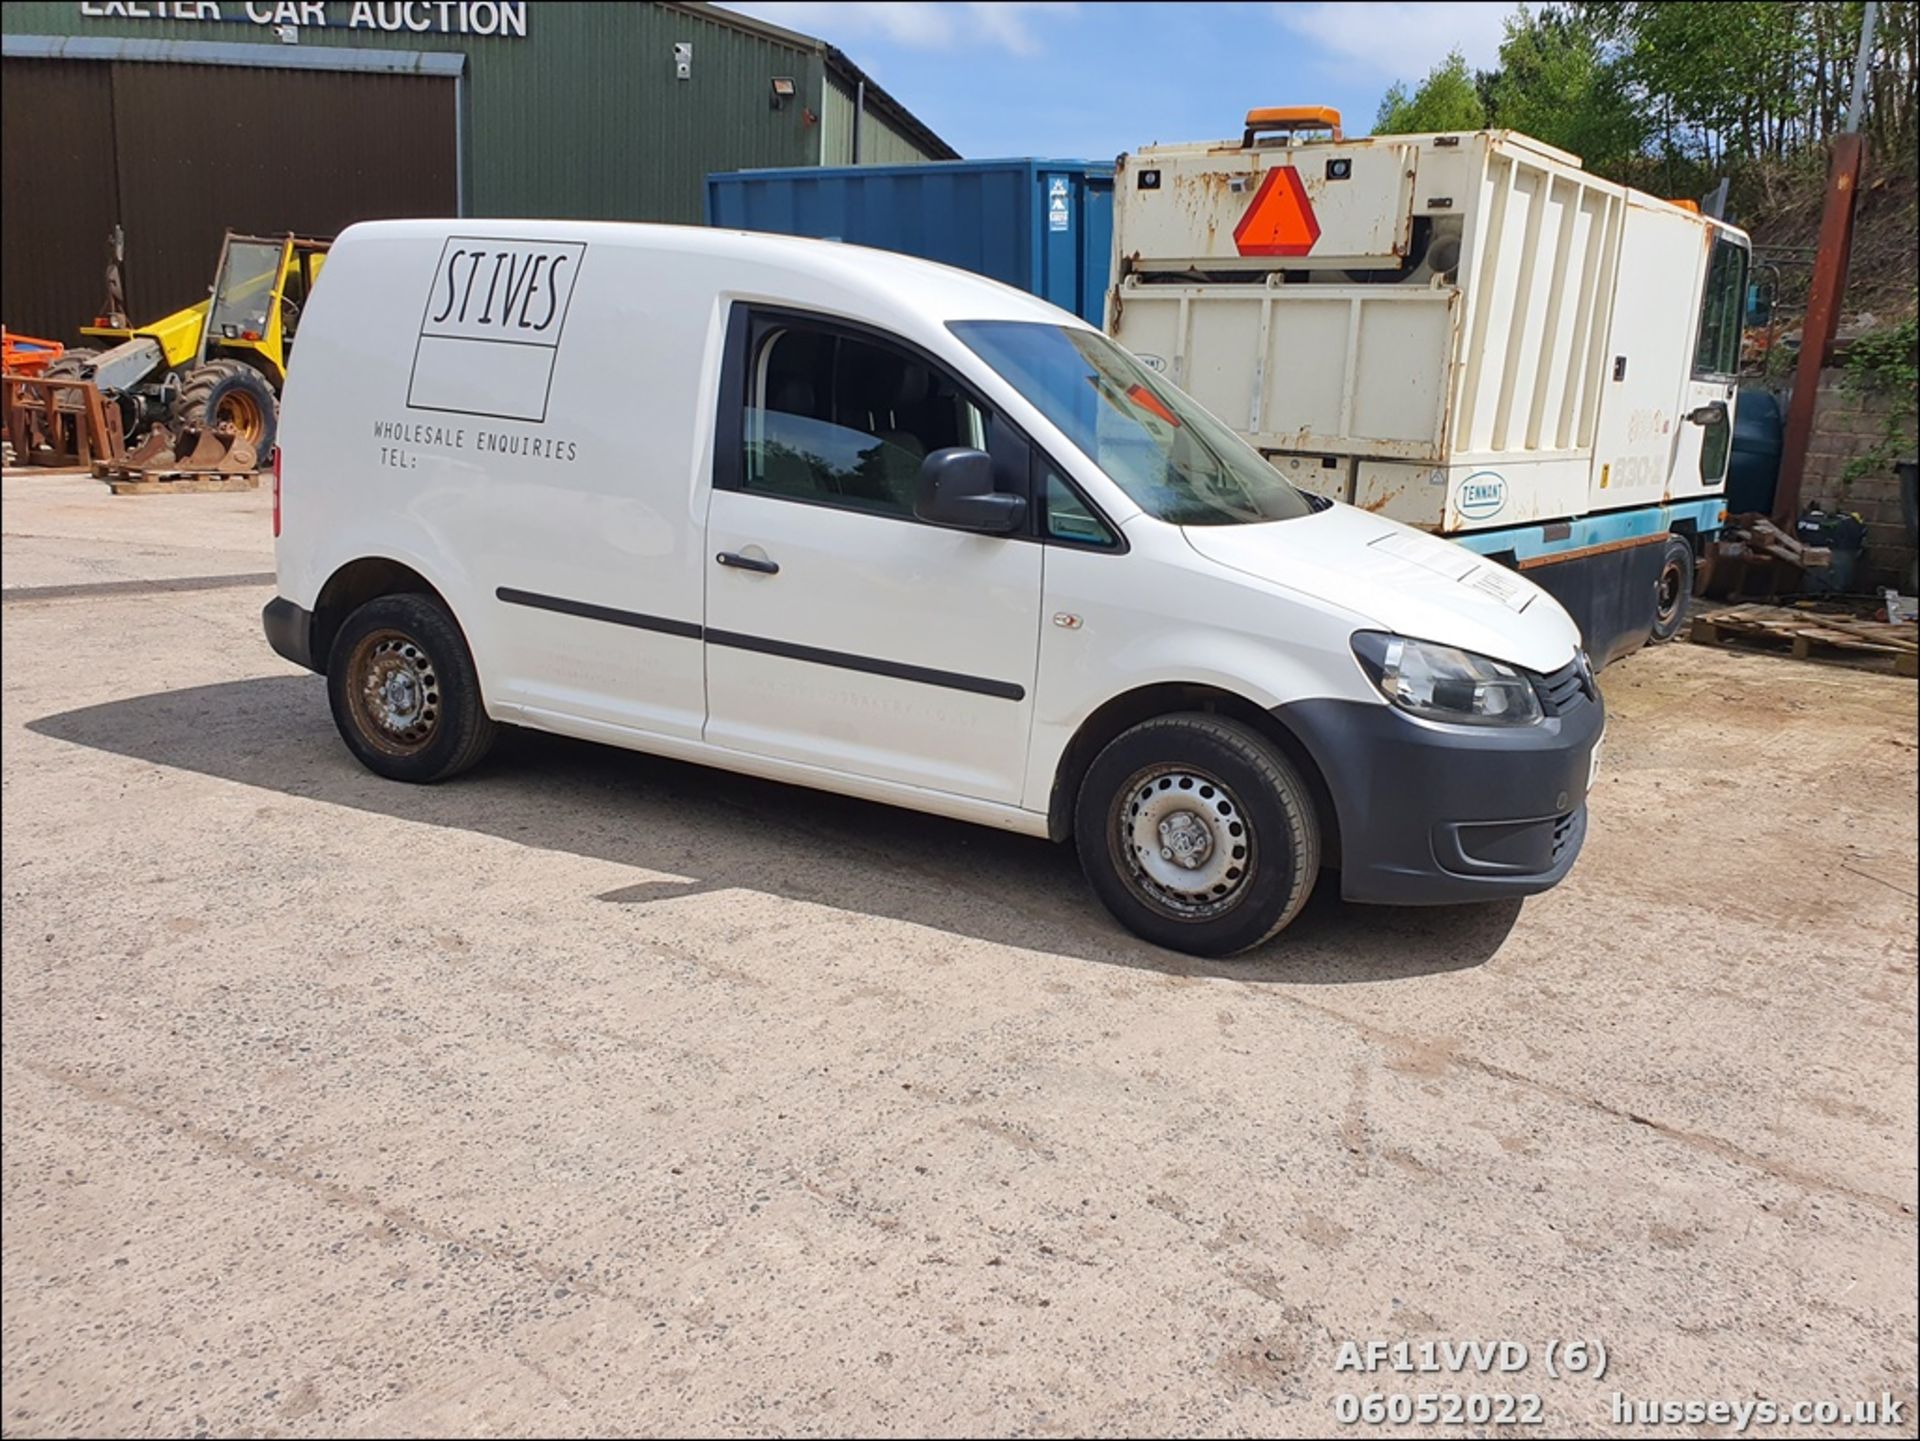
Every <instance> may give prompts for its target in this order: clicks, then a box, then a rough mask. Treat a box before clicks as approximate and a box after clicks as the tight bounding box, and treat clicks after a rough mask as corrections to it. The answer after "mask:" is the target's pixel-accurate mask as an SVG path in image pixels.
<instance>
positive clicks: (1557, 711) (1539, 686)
mask: <svg viewBox="0 0 1920 1441" xmlns="http://www.w3.org/2000/svg"><path fill="white" fill-rule="evenodd" d="M1533 688H1534V690H1536V691H1537V692H1539V695H1540V704H1541V705H1543V706H1545V707H1546V711H1547V714H1548V715H1565V714H1567V712H1568V711H1571V710H1576V709H1578V708H1579V707H1580V706H1582V705H1585V704H1587V703H1588V702H1590V701H1591V700H1593V699H1594V694H1595V688H1594V684H1593V674H1592V672H1591V671H1589V670H1588V669H1587V667H1586V666H1584V665H1582V664H1581V662H1580V659H1579V657H1577V656H1576V657H1575V658H1574V659H1573V660H1570V661H1568V662H1567V663H1566V664H1565V665H1563V666H1561V667H1560V669H1559V670H1557V671H1554V672H1553V673H1552V674H1550V675H1537V674H1536V675H1535V676H1534V678H1533Z"/></svg>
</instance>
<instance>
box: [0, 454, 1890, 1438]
mask: <svg viewBox="0 0 1920 1441" xmlns="http://www.w3.org/2000/svg"><path fill="white" fill-rule="evenodd" d="M267 506H268V500H267V497H266V495H265V494H264V493H262V494H258V495H247V496H195V497H177V498H163V499H147V498H139V499H118V500H116V499H112V498H110V497H108V496H106V495H105V493H104V491H103V490H102V489H101V488H99V487H98V486H96V485H95V484H94V483H93V482H90V481H86V480H83V479H78V478H74V479H50V478H46V477H28V478H8V479H7V480H5V482H4V484H3V485H0V518H3V519H4V529H5V532H6V537H5V582H6V586H7V591H6V601H5V605H4V610H3V612H0V616H3V623H4V654H5V665H4V703H3V707H0V709H3V712H4V713H3V714H0V728H3V730H4V799H5V826H4V859H5V958H6V963H5V971H4V980H5V996H4V999H5V1020H6V1026H5V1046H4V1059H3V1064H0V1082H3V1098H0V1099H3V1100H4V1112H5V1164H4V1190H3V1193H0V1199H3V1201H4V1227H5V1230H4V1235H5V1268H4V1283H3V1290H4V1411H3V1419H4V1427H5V1430H6V1432H7V1434H9V1435H22V1436H24V1435H29V1434H49V1433H61V1434H95V1435H105V1434H142V1435H146V1434H152V1435H162V1434H177V1433H212V1434H231V1433H239V1432H254V1433H262V1434H269V1435H271V1434H283V1435H284V1434H292V1433H313V1434H349V1433H351V1434H382V1435H391V1434H401V1433H408V1434H412V1433H426V1434H446V1433H462V1432H475V1431H478V1432H503V1433H514V1434H573V1433H583V1432H608V1433H619V1432H651V1433H672V1434H740V1433H759V1432H786V1433H815V1434H831V1435H844V1434H848V1433H850V1432H853V1433H858V1432H883V1433H889V1434H899V1435H933V1434H937V1435H969V1434H978V1433H980V1432H994V1433H1002V1432H1005V1433H1025V1434H1059V1435H1079V1434H1086V1433H1088V1432H1122V1433H1131V1434H1138V1433H1147V1432H1198V1433H1209V1434H1243V1433H1256V1432H1259V1433H1274V1432H1282V1433H1303V1434H1328V1433H1329V1432H1330V1431H1331V1432H1332V1433H1333V1434H1364V1433H1366V1432H1368V1431H1370V1430H1372V1429H1375V1428H1370V1427H1366V1426H1358V1427H1340V1426H1338V1425H1337V1424H1336V1421H1337V1416H1336V1411H1335V1407H1336V1405H1337V1404H1338V1398H1339V1397H1340V1396H1341V1395H1342V1394H1352V1395H1359V1396H1364V1395H1366V1394H1368V1393H1372V1392H1388V1393H1407V1394H1417V1393H1422V1392H1444V1393H1453V1394H1455V1395H1458V1396H1462V1397H1466V1396H1474V1397H1483V1396H1484V1397H1490V1396H1495V1395H1498V1394H1524V1393H1531V1394H1537V1395H1538V1396H1540V1398H1541V1402H1540V1404H1541V1407H1542V1410H1543V1420H1544V1423H1545V1427H1546V1429H1547V1431H1548V1433H1549V1434H1564V1433H1567V1432H1579V1433H1583V1434H1595V1433H1614V1432H1629V1433H1641V1432H1643V1431H1644V1428H1641V1427H1639V1426H1638V1425H1637V1424H1627V1425H1622V1424H1619V1423H1618V1422H1617V1421H1616V1420H1615V1418H1614V1413H1613V1412H1612V1411H1611V1409H1610V1406H1611V1397H1612V1396H1613V1395H1614V1393H1616V1392H1617V1393H1619V1394H1620V1395H1621V1396H1623V1397H1624V1398H1626V1399H1627V1400H1629V1401H1651V1400H1684V1399H1690V1398H1698V1399H1701V1400H1713V1399H1720V1398H1724V1399H1727V1400H1730V1401H1743V1400H1751V1399H1753V1398H1756V1397H1764V1398H1769V1399H1772V1400H1777V1401H1797V1400H1812V1401H1818V1400H1825V1399H1829V1398H1832V1399H1836V1400H1841V1401H1844V1402H1847V1403H1849V1404H1851V1403H1852V1402H1853V1401H1855V1400H1856V1399H1862V1398H1866V1397H1874V1398H1878V1397H1879V1396H1880V1395H1881V1394H1882V1393H1883V1392H1891V1393H1892V1394H1893V1396H1894V1397H1896V1398H1898V1399H1899V1400H1901V1401H1903V1402H1904V1403H1905V1404H1906V1408H1907V1409H1906V1412H1905V1418H1904V1420H1903V1421H1902V1422H1901V1423H1900V1424H1898V1425H1896V1426H1894V1427H1891V1428H1883V1429H1882V1431H1881V1432H1880V1433H1879V1434H1903V1433H1904V1434H1912V1427H1913V1415H1914V1412H1913V1404H1914V1399H1915V1396H1914V1388H1915V1373H1914V1367H1915V1347H1916V1339H1917V1337H1916V1317H1915V1276H1916V1225H1915V1214H1914V1205H1915V1126H1916V1116H1915V1094H1916V1075H1915V909H1916V903H1915V862H1916V823H1915V805H1916V785H1915V772H1916V755H1915V687H1914V685H1913V684H1912V682H1902V681H1896V680H1893V679H1891V678H1888V677H1882V676H1878V675H1869V674H1862V673H1859V672H1856V671H1850V670H1842V669H1835V668H1830V667H1824V666H1818V665H1810V664H1805V663H1799V662H1794V661H1790V660H1786V659H1782V658H1776V657H1772V656H1759V655H1754V654H1748V653H1740V652H1734V651H1725V652H1721V651H1709V650H1706V649H1702V648H1698V647H1692V646H1685V645H1679V646H1669V647H1664V648H1661V649H1657V650H1654V651H1650V652H1646V653H1643V654H1641V655H1639V656H1636V657H1633V658H1631V659H1629V660H1627V661H1625V662H1622V663H1621V664H1619V665H1617V666H1615V667H1614V668H1612V669H1611V670H1609V671H1608V672H1607V674H1606V676H1605V678H1604V688H1605V691H1606V694H1607V699H1608V703H1609V706H1610V707H1611V711H1612V728H1611V732H1610V735H1609V739H1608V743H1607V752H1606V759H1605V765H1604V769H1603V773H1602V776H1601V779H1600V781H1599V784H1598V786H1597V788H1596V791H1595V794H1594V809H1593V825H1592V835H1591V839H1590V841H1589V843H1588V848H1587V853H1586V855H1585V857H1584V859H1583V860H1582V861H1581V863H1580V865H1579V866H1578V868H1576V870H1575V871H1574V873H1573V876H1572V877H1571V879H1570V880H1569V881H1568V883H1567V884H1565V885H1564V886H1562V887H1561V888H1560V889H1559V890H1557V891H1555V892H1553V893H1551V894H1549V895H1547V896H1545V897H1542V898H1540V899H1537V900H1534V901H1531V902H1528V903H1527V904H1525V905H1499V906H1487V907H1475V908H1461V909H1454V910H1440V911H1391V910H1368V909H1363V908H1356V907H1348V906H1345V905H1342V904H1340V903H1339V902H1338V901H1337V900H1335V899H1333V898H1331V897H1330V896H1328V895H1325V894H1322V895H1320V896H1318V897H1316V899H1315V900H1314V902H1313V903H1312V904H1311V905H1310V907H1309V909H1308V911H1307V913H1306V914H1305V915H1304V917H1303V918H1302V919H1301V920H1300V921H1299V922H1298V923H1297V924H1296V925H1295V926H1294V928H1293V929H1292V930H1291V931H1290V932H1289V933H1288V934H1287V935H1286V936H1284V937H1283V938H1281V939H1280V940H1279V941H1278V942H1276V943H1274V944H1272V945H1271V946H1270V947H1268V948H1267V949H1265V950H1264V951H1262V952H1260V953H1258V954H1256V955H1255V956H1254V957H1253V958H1252V959H1250V960H1245V961H1241V962H1236V963H1202V962H1196V961H1191V960H1187V959H1183V958H1181V957H1178V956H1174V955H1170V954H1167V953H1164V952H1161V951H1157V950H1154V949H1152V948H1150V947H1147V946H1145V945H1143V944H1141V943H1138V942H1136V941H1134V940H1133V939H1132V938H1130V937H1129V936H1128V935H1126V934H1125V933H1124V932H1122V931H1120V930H1119V929H1118V928H1117V927H1116V926H1115V925H1114V924H1113V923H1112V922H1111V921H1109V920H1108V918H1107V917H1106V916H1105V914H1104V913H1103V912H1101V911H1100V910H1099V908H1098V907H1097V906H1096V904H1095V903H1094V901H1093V899H1092V898H1091V896H1090V894H1089V893H1088V891H1087V889H1086V887H1085V885H1084V884H1083V883H1082V881H1081V879H1080V877H1079V874H1078V872H1077V869H1076V867H1075V864H1074V861H1073V858H1072V856H1071V855H1070V854H1069V853H1068V852H1067V851H1065V850H1062V849H1056V848H1053V847H1050V846H1047V845H1045V844H1043V843H1040V842H1036V841H1031V840H1025V839H1020V838H1016V837H1011V836H1006V835H1002V834H998V833H994V832H990V831H986V830H981V829H974V828H970V827H967V826H964V825H959V824H950V823H947V822H943V821H936V820H931V819H926V818H922V817H917V816H913V815H910V814H906V813H904V812H895V811H891V810H887V809H883V808H881V807H877V806H872V805H866V804H862V803H859V802H854V801H848V800H841V799H835V798H831V797H824V796H821V795H817V794H814V793H810V792H806V791H802V790H796V789H790V788H787V787H783V786H778V785H772V784H766V783H761V782H757V781H750V780H745V779H740V778H735V777H730V776H727V775H722V774H716V773H710V772H707V771H703V770H700V769H697V768H694V767H691V766H686V765H680V764H673V763H668V762H664V761H659V760H653V759H648V758H646V757H641V756H635V755H628V754H623V753H618V752H612V751H604V750H598V749H594V748H591V747H588V746H585V745H580V744H574V743H569V742H561V741H557V740H550V739H544V738H541V737H536V736H518V737H516V738H515V739H514V741H513V743H512V744H510V745H509V746H507V747H506V748H505V749H504V751H503V752H502V753H500V754H498V755H497V756H496V758H495V759H494V760H493V761H492V762H491V763H490V764H489V765H488V766H487V767H486V768H485V769H484V770H482V771H481V772H478V773H475V774H474V775H472V776H470V777H467V778H464V779H462V780H460V781H457V782H455V783H452V784H449V785H446V786H443V787H439V788H436V789H425V790H423V789H410V788H406V787H401V786H397V785H393V784H390V783H386V782H382V781H380V780H377V779H375V778H374V777H373V776H371V775H369V774H367V773H366V772H364V771H363V770H361V769H360V768H359V767H358V766H356V765H355V764H354V763H353V762H352V761H351V760H350V759H349V758H348V756H347V754H346V752H345V750H344V749H343V748H342V747H341V745H340V744H339V742H338V740H337V739H336V737H335V735H334V733H333V729H332V725H331V722H330V720H329V718H328V715H327V707H326V699H325V695H324V686H323V683H322V682H321V681H319V680H318V679H316V678H314V677H311V676H308V675H305V674H303V673H299V672H296V671H295V670H293V669H292V668H291V667H289V666H286V665H284V664H282V663H280V662H279V661H278V660H277V659H276V658H275V657H274V656H273V655H272V654H271V653H269V652H268V650H267V649H266V647H265V645H264V643H263V641H262V639H261V636H260V629H259V621H258V615H259V609H260V606H261V605H262V604H263V603H264V602H265V601H266V600H267V599H268V597H269V596H270V595H271V594H272V589H271V584H270V582H263V581H261V580H259V579H258V577H259V575H260V573H262V572H265V571H267V570H269V569H270V567H271V558H270V541H269V539H268V524H267ZM223 577H225V578H226V579H222V578H223ZM232 577H240V579H238V580H234V579H231V578H232ZM249 577H251V579H249ZM181 578H186V579H188V580H193V581H194V582H195V583H194V584H192V585H186V586H180V585H176V586H172V587H169V586H167V584H166V582H168V581H169V580H176V581H177V580H179V579H181ZM124 582H134V583H135V584H134V585H132V586H128V585H125V584H123V583H124ZM45 587H53V588H54V589H51V590H48V589H41V588H45ZM1469 1338H1481V1339H1509V1340H1514V1341H1520V1342H1524V1343H1526V1344H1527V1345H1528V1346H1529V1347H1530V1348H1531V1350H1530V1357H1529V1364H1528V1365H1527V1367H1526V1369H1525V1370H1523V1371H1519V1372H1516V1373H1511V1374H1494V1375H1485V1376H1482V1375H1474V1374H1467V1375H1451V1374H1426V1375H1421V1374H1412V1375H1395V1374H1392V1373H1386V1374H1356V1373H1354V1372H1351V1371H1346V1372H1342V1371H1337V1370H1336V1369H1335V1365H1336V1359H1337V1357H1338V1354H1339V1347H1340V1346H1341V1344H1342V1343H1343V1342H1346V1341H1349V1340H1354V1341H1360V1342H1362V1343H1364V1342H1366V1341H1368V1340H1374V1339H1377V1340H1384V1341H1399V1340H1412V1341H1416V1342H1418V1341H1423V1340H1428V1339H1435V1340H1464V1339H1469ZM1575 1340H1582V1341H1587V1342H1589V1343H1591V1342H1599V1343H1600V1344H1601V1345H1602V1346H1604V1348H1605V1352H1606V1357H1607V1362H1606V1374H1605V1376H1604V1378H1603V1379H1602V1378H1598V1377H1596V1376H1594V1375H1592V1374H1588V1375H1584V1376H1569V1375H1567V1374H1565V1373H1566V1371H1567V1369H1568V1367H1567V1366H1566V1365H1565V1364H1560V1365H1558V1366H1557V1367H1556V1369H1558V1370H1560V1371H1561V1372H1562V1375H1561V1376H1559V1377H1558V1378H1556V1377H1554V1376H1551V1375H1549V1374H1548V1370H1547V1365H1546V1359H1545V1356H1544V1349H1545V1346H1546V1343H1548V1342H1549V1341H1559V1342H1568V1341H1575ZM1415 1354H1416V1356H1417V1354H1418V1353H1415ZM1557 1354H1558V1355H1559V1357H1560V1361H1561V1362H1562V1363H1564V1362H1565V1361H1566V1359H1567V1355H1568V1353H1565V1352H1560V1353H1557ZM1596 1369H1597V1368H1596ZM1476 1404H1477V1403H1476ZM1392 1429H1393V1431H1394V1433H1395V1434H1402V1435H1405V1434H1419V1433H1420V1432H1421V1430H1423V1429H1424V1428H1419V1427H1414V1428H1408V1427H1398V1428H1392ZM1517 1429H1522V1428H1516V1427H1511V1426H1495V1425H1479V1426H1469V1427H1464V1428H1463V1427H1457V1426H1456V1427H1452V1428H1441V1430H1442V1433H1443V1434H1455V1435H1459V1434H1475V1433H1479V1434H1485V1433H1487V1432H1489V1431H1497V1432H1501V1433H1511V1432H1513V1431H1515V1430H1517ZM1524 1429H1531V1430H1534V1431H1538V1430H1539V1429H1540V1428H1524ZM1693 1429H1696V1428H1691V1427H1681V1428H1678V1430H1677V1433H1676V1432H1675V1431H1669V1432H1668V1433H1667V1434H1685V1433H1687V1432H1688V1431H1691V1430H1693ZM1699 1429H1703V1430H1707V1431H1716V1428H1713V1427H1705V1428H1699ZM1784 1429H1786V1428H1776V1432H1779V1431H1782V1430H1784ZM1792 1429H1793V1430H1794V1431H1795V1433H1796V1434H1826V1433H1828V1432H1834V1433H1835V1434H1838V1432H1839V1431H1841V1430H1849V1431H1850V1434H1862V1430H1861V1428H1833V1427H1824V1428H1823V1427H1820V1426H1803V1427H1797V1428H1792ZM1717 1430H1718V1431H1724V1430H1725V1428H1717ZM1868 1434H1873V1433H1871V1432H1869V1433H1868Z"/></svg>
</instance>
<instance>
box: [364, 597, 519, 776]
mask: <svg viewBox="0 0 1920 1441" xmlns="http://www.w3.org/2000/svg"><path fill="white" fill-rule="evenodd" d="M327 699H328V701H329V702H330V703H331V704H332V707H333V722H334V724H335V725H336V726H338V727H339V729H340V738H341V739H342V740H344V741H345V742H346V743H347V749H348V750H350V751H352V752H353V753H354V755H355V756H356V757H358V758H359V761H360V763H361V764H362V765H364V766H365V767H366V768H367V769H368V770H370V771H373V772H374V773H375V774H377V775H383V776H385V777H387V778H388V779H389V780H396V781H413V782H417V783H429V782H433V781H443V780H446V779H447V778H448V777H450V776H456V775H458V774H459V773H460V772H461V771H464V770H466V769H468V768H469V767H471V766H474V765H477V764H478V763H479V762H480V760H481V759H482V758H483V757H484V756H485V755H486V753H487V751H488V750H489V749H490V748H491V747H492V745H493V740H494V735H495V733H496V731H497V730H498V727H497V726H496V725H495V724H494V722H493V721H491V720H490V719H488V717H487V711H486V706H485V703H484V702H483V701H482V700H481V697H480V677H479V675H478V673H477V672H476V671H475V669H474V665H473V656H472V653H471V652H469V651H468V649H467V641H466V637H465V636H463V635H461V633H460V627H459V626H458V625H457V624H455V623H454V619H453V617H452V616H450V615H449V614H447V612H446V610H445V608H444V607H442V606H441V605H440V604H439V603H438V602H436V601H435V600H433V599H432V598H431V597H430V596H424V595H383V596H378V597H376V598H374V599H373V600H370V601H368V602H367V603H366V604H365V605H363V606H361V607H360V608H359V609H358V610H356V611H354V612H353V614H351V615H349V616H348V617H347V619H346V622H345V623H344V624H343V625H342V626H341V627H340V631H339V634H337V635H336V636H335V637H334V639H333V646H332V649H331V650H330V651H329V652H328V656H327Z"/></svg>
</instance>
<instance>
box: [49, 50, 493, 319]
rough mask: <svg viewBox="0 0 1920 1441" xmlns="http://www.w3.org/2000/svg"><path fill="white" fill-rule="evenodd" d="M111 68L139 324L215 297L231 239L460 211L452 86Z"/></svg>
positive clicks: (182, 68)
mask: <svg viewBox="0 0 1920 1441" xmlns="http://www.w3.org/2000/svg"><path fill="white" fill-rule="evenodd" d="M112 69H113V128H114V135H115V145H116V151H117V154H118V157H119V189H120V207H121V208H120V213H121V223H122V224H123V225H124V226H125V227H126V232H127V264H126V279H127V304H128V308H129V309H130V311H131V312H132V314H133V316H134V319H135V320H136V322H137V321H140V320H142V319H151V318H153V317H155V316H159V315H163V314H165V313H167V312H168V311H171V310H175V309H178V308H179V307H180V306H183V305H190V304H192V303H193V302H194V301H196V300H199V299H201V298H203V297H204V296H205V295H206V293H207V287H208V286H209V285H210V284H212V282H213V269H214V261H215V259H216V258H217V256H218V255H219V251H220V236H221V232H222V231H223V230H226V229H234V230H243V231H250V232H253V233H256V234H268V235H271V234H277V233H281V232H285V231H295V232H298V233H300V234H303V235H334V234H337V233H339V231H340V230H342V229H343V228H345V227H346V226H348V225H350V224H352V223H353V222H354V221H356V220H376V219H388V218H393V217H399V216H415V215H451V214H453V213H454V209H455V204H456V196H455V185H456V152H455V134H454V84H453V81H452V79H450V78H443V77H435V76H419V75H370V74H352V73H342V72H338V71H296V70H248V69H238V68H232V67H226V66H203V65H148V64H115V65H114V66H113V67H112ZM69 239H70V243H82V244H84V243H85V242H86V237H85V236H84V235H79V234H77V233H74V232H72V231H69Z"/></svg>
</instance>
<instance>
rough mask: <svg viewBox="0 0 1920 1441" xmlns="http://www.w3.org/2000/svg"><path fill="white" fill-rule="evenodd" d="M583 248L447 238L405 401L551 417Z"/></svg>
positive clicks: (569, 243) (567, 243)
mask: <svg viewBox="0 0 1920 1441" xmlns="http://www.w3.org/2000/svg"><path fill="white" fill-rule="evenodd" d="M586 253H587V247H586V245H585V244H584V243H582V242H580V241H574V240H497V239H488V238H486V237H484V236H474V235H450V236H448V237H447V241H446V244H444V245H443V246H441V248H440V263H439V264H438V265H437V266H435V267H434V273H433V284H432V286H431V287H430V288H429V290H428V292H427V303H426V306H425V308H424V309H423V310H422V312H421V316H420V337H419V339H418V340H417V341H416V342H415V343H414V350H413V374H412V377H411V378H410V380H409V381H408V384H407V405H408V406H409V407H410V408H411V409H414V410H440V411H448V412H451V413H453V414H456V415H483V416H490V417H492V418H493V419H495V420H530V421H533V422H535V423H536V424H540V423H544V422H545V421H546V418H547V399H548V397H549V396H550V395H551V394H552V391H553V365H554V361H555V359H556V358H557V357H558V355H559V351H560V332H561V331H562V330H563V329H564V328H565V326H566V323H567V309H568V307H569V306H570V305H571V304H572V302H573V287H574V284H575V282H576V281H577V280H578V279H579V276H580V262H581V261H582V259H584V258H585V256H586Z"/></svg>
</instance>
